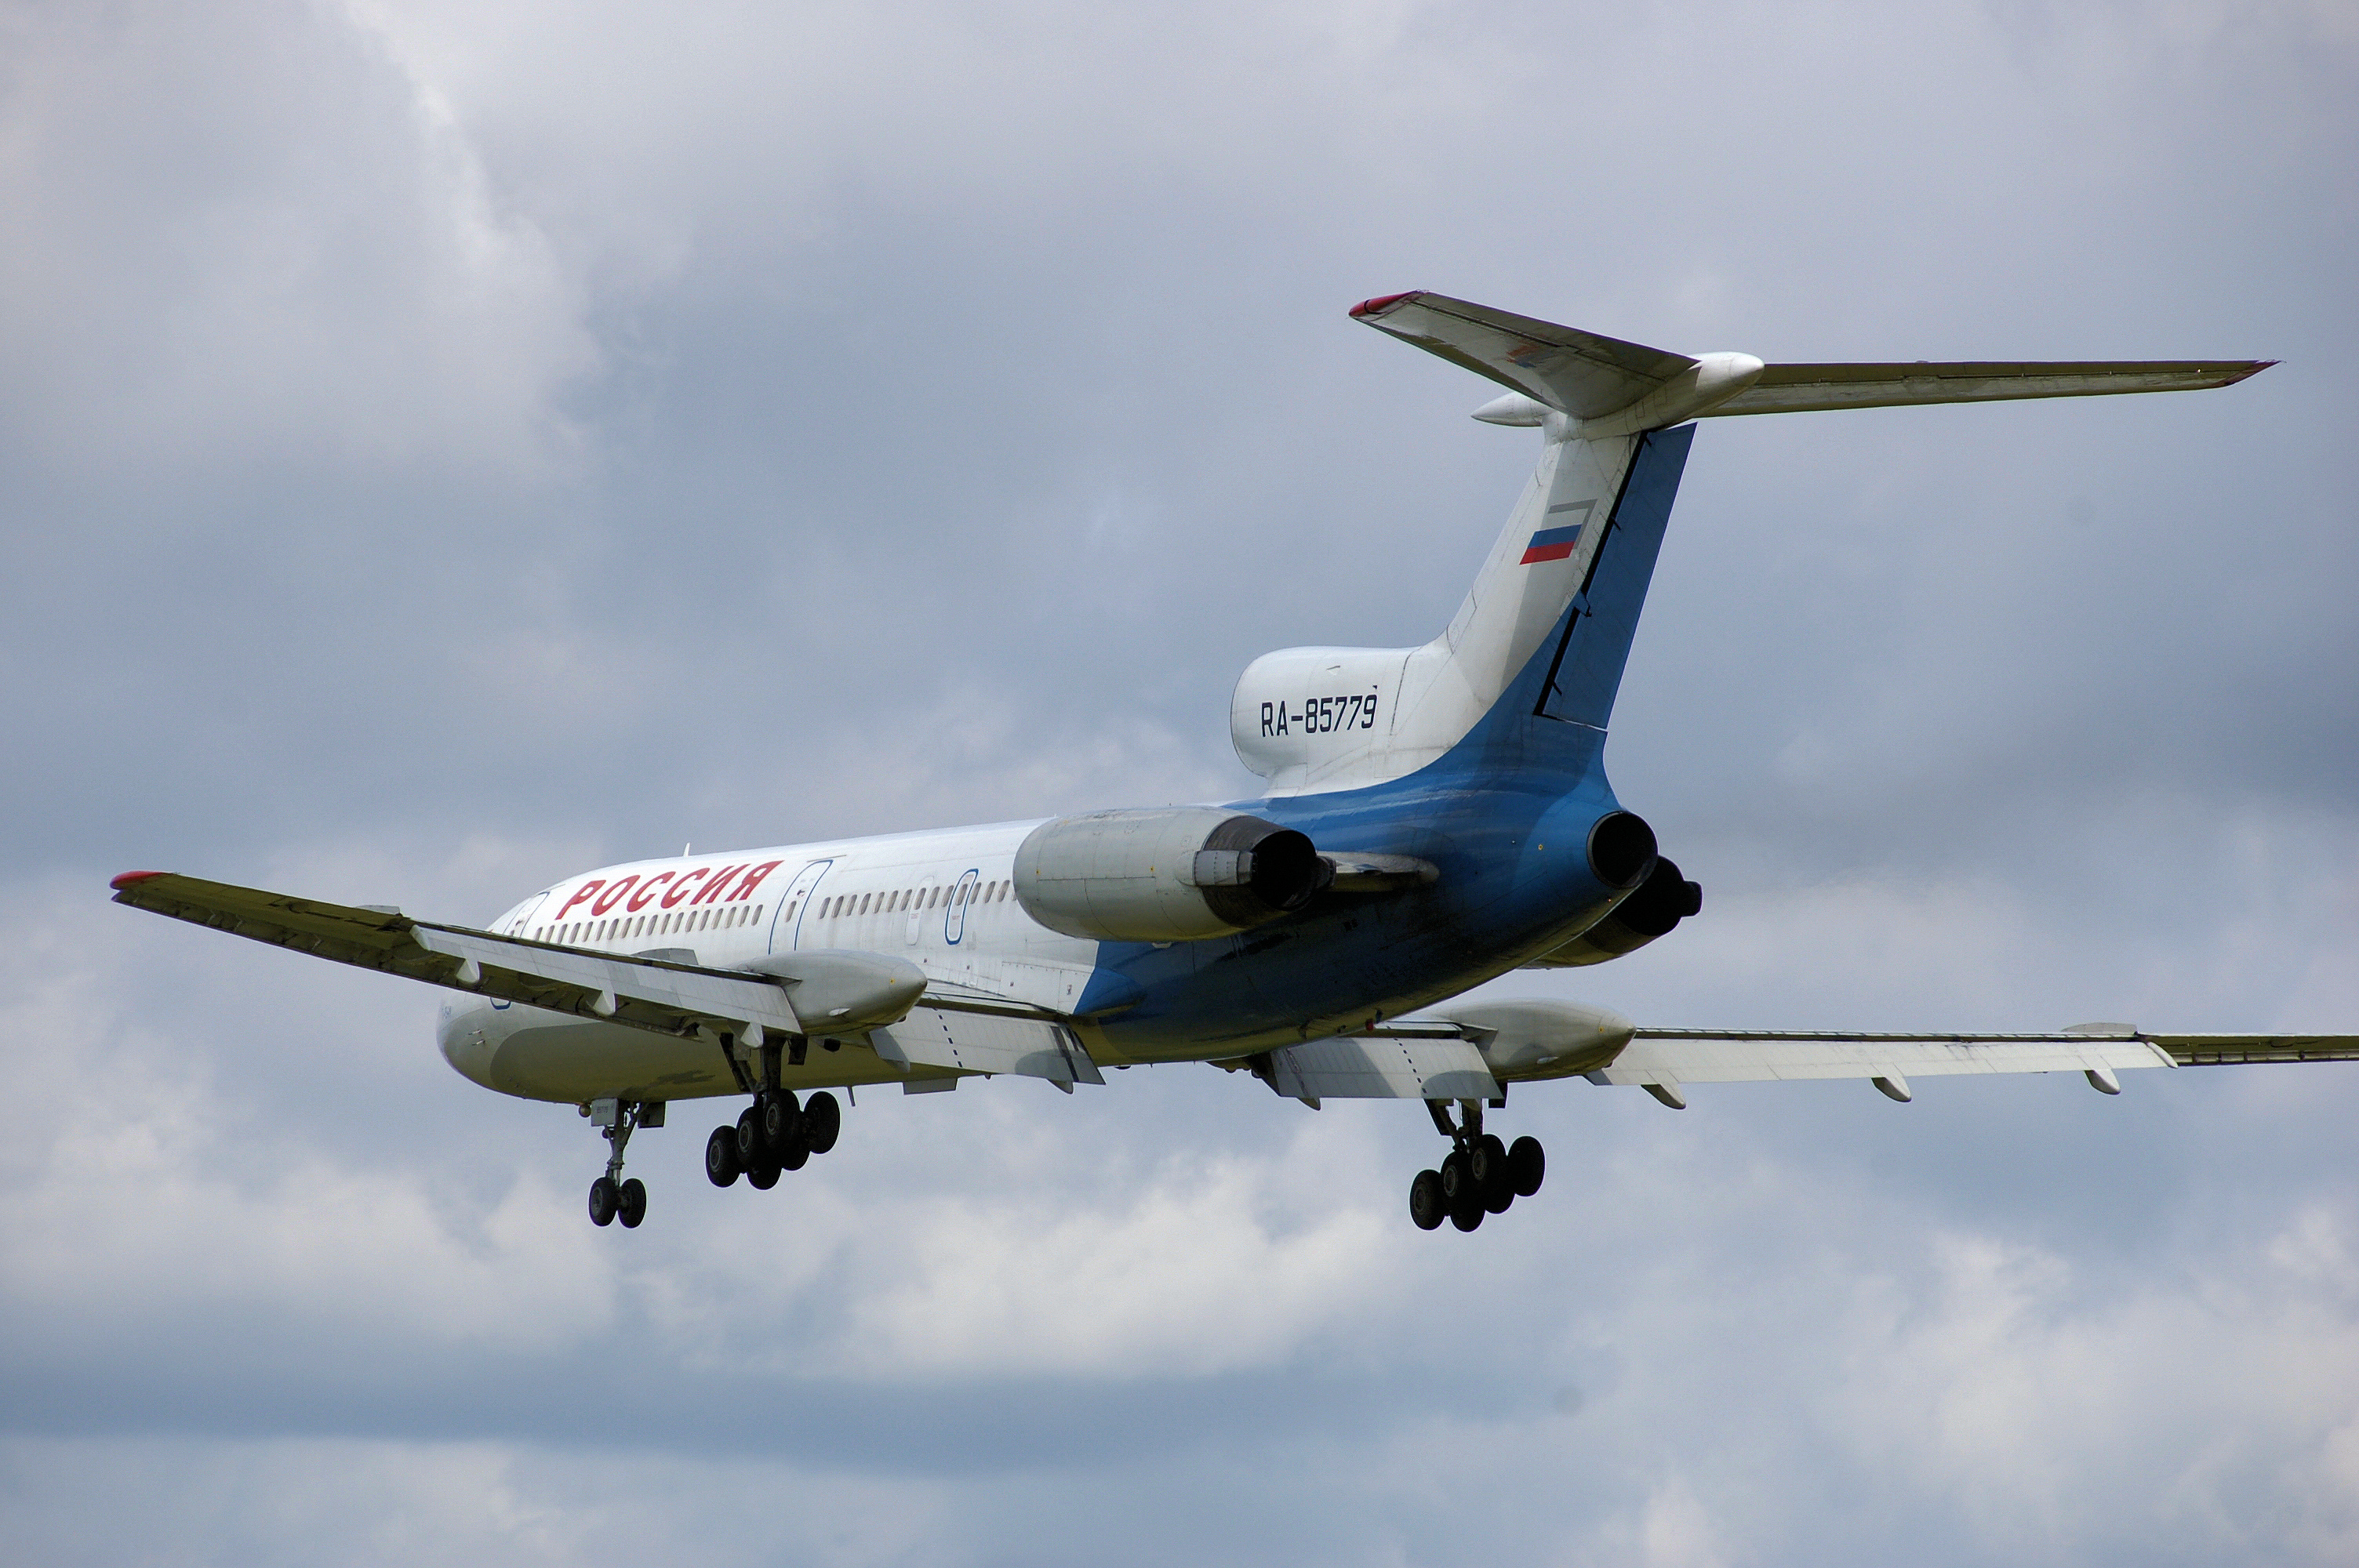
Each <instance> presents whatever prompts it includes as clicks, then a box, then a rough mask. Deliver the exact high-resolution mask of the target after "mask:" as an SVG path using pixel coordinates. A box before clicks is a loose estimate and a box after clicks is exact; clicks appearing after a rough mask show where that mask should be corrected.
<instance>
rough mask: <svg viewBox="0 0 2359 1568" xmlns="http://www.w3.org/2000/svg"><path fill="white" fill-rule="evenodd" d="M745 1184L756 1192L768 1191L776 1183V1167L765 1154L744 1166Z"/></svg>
mask: <svg viewBox="0 0 2359 1568" xmlns="http://www.w3.org/2000/svg"><path fill="white" fill-rule="evenodd" d="M745 1184H746V1185H747V1186H749V1187H752V1188H754V1189H755V1190H756V1191H757V1192H765V1193H766V1192H768V1191H769V1190H770V1189H771V1188H772V1187H775V1186H777V1184H778V1167H777V1163H776V1162H773V1161H772V1160H770V1159H769V1158H768V1157H767V1156H764V1157H763V1158H762V1159H760V1160H757V1161H756V1162H754V1163H753V1164H751V1165H748V1166H746V1167H745Z"/></svg>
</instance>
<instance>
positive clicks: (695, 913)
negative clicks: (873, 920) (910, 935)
mask: <svg viewBox="0 0 2359 1568" xmlns="http://www.w3.org/2000/svg"><path fill="white" fill-rule="evenodd" d="M1012 885H1013V884H1011V883H1008V882H959V883H957V884H955V885H954V886H951V887H946V888H940V887H937V888H902V889H899V890H897V891H896V892H863V893H845V894H843V896H841V897H839V898H831V899H829V900H827V901H826V902H824V903H821V905H820V906H819V908H818V909H816V910H814V911H813V912H812V914H813V915H814V917H815V918H817V919H821V920H833V919H835V918H837V917H838V916H851V915H860V914H898V913H900V912H901V911H903V910H912V911H914V910H919V909H937V908H947V907H949V906H951V905H952V904H968V905H972V904H978V903H1004V902H1005V901H1006V898H1007V892H1008V889H1009V888H1010V887H1011V886H1012ZM763 908H764V906H763V905H761V904H758V903H756V904H743V903H736V904H726V905H723V906H722V907H719V908H714V909H681V910H675V911H673V912H672V913H671V914H628V915H617V916H614V917H613V918H611V919H607V920H571V921H567V922H566V923H565V924H563V925H543V926H540V927H538V929H536V930H535V931H534V932H533V934H532V939H533V940H534V941H536V942H563V943H581V942H620V941H626V940H628V939H629V938H631V937H634V936H668V935H672V934H673V933H675V932H689V931H711V930H712V929H714V928H715V927H720V928H723V929H726V928H727V927H730V926H733V925H753V924H755V923H756V922H758V921H759V920H760V919H761V918H762V910H763ZM794 918H795V906H794V905H791V904H789V905H788V908H787V922H788V925H792V924H793V922H794Z"/></svg>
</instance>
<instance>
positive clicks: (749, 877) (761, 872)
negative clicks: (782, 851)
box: [729, 860, 783, 900]
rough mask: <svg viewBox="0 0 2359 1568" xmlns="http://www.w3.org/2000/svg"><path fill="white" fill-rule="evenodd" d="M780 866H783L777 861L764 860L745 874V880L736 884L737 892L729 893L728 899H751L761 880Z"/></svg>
mask: <svg viewBox="0 0 2359 1568" xmlns="http://www.w3.org/2000/svg"><path fill="white" fill-rule="evenodd" d="M781 864H783V862H782V861H778V860H765V861H763V862H762V863H761V864H760V865H758V866H756V867H755V868H754V869H753V870H752V871H747V872H746V873H745V881H741V882H739V883H738V884H737V891H736V892H733V893H731V894H730V895H729V896H730V898H731V899H732V900H736V899H741V898H751V897H752V896H753V893H754V890H755V889H756V888H757V887H760V886H761V885H762V879H763V878H764V877H766V876H768V875H769V874H770V873H771V872H772V871H777V869H778V867H779V866H780V865H781Z"/></svg>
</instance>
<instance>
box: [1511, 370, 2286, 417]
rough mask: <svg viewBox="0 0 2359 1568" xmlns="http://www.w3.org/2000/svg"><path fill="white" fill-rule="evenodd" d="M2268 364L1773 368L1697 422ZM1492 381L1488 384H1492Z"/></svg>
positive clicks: (2128, 383) (2049, 390)
mask: <svg viewBox="0 0 2359 1568" xmlns="http://www.w3.org/2000/svg"><path fill="white" fill-rule="evenodd" d="M2274 363H2276V361H2274V360H2060V361H2052V362H2039V361H2029V362H2003V361H1987V362H1973V361H1962V362H1950V363H1931V362H1926V361H1922V360H1920V361H1918V362H1915V363H1913V364H1903V363H1891V364H1864V363H1862V364H1773V365H1770V366H1768V367H1767V368H1766V369H1764V370H1763V371H1762V373H1761V375H1760V378H1759V379H1758V380H1756V381H1755V382H1754V384H1752V385H1751V386H1749V387H1746V388H1745V390H1744V391H1743V392H1740V393H1738V394H1737V395H1735V396H1734V397H1732V398H1730V399H1728V400H1727V401H1726V402H1724V403H1722V404H1720V405H1718V406H1714V407H1712V408H1708V409H1705V410H1704V411H1703V412H1702V413H1701V415H1700V416H1699V417H1701V418H1705V419H1717V418H1720V417H1722V416H1724V415H1731V414H1803V413H1810V412H1815V411H1818V410H1822V409H1830V408H1895V407H1899V406H1904V405H1908V404H1919V403H1995V402H2003V401H2006V400H2007V399H2011V398H2018V397H2100V396H2105V395H2111V394H2114V393H2124V392H2200V391H2202V390H2205V389H2207V388H2211V387H2217V386H2233V385H2234V384H2236V383H2238V382H2240V381H2242V380H2244V379H2245V377H2246V376H2249V375H2256V374H2258V373H2260V372H2262V371H2264V370H2267V368H2268V367H2269V366H2270V365H2272V364H2274ZM1494 379H1495V378H1494Z"/></svg>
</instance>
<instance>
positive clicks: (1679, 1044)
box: [1586, 1024, 2359, 1106]
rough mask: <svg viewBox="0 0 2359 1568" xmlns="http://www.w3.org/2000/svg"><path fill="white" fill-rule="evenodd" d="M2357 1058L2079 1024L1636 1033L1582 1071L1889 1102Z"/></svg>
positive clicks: (1670, 1090) (1627, 1080) (2348, 1043)
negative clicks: (1960, 1083)
mask: <svg viewBox="0 0 2359 1568" xmlns="http://www.w3.org/2000/svg"><path fill="white" fill-rule="evenodd" d="M2347 1061H2359V1035H2353V1034H2147V1033H2141V1032H2139V1031H2137V1030H2135V1029H2132V1028H2129V1027H2127V1026H2125V1025H2114V1024H2082V1025H2081V1026H2079V1027H2078V1028H2075V1029H2068V1030H2062V1031H2060V1032H2058V1033H2053V1034H1877V1033H1853V1032H1833V1031H1827V1032H1818V1031H1803V1030H1766V1029H1636V1030H1633V1031H1631V1039H1630V1043H1629V1044H1627V1045H1625V1046H1624V1047H1623V1048H1622V1050H1621V1052H1620V1053H1619V1054H1617V1055H1616V1056H1614V1059H1613V1061H1612V1062H1610V1063H1609V1064H1607V1065H1604V1066H1603V1067H1599V1068H1597V1069H1595V1070H1593V1071H1592V1072H1590V1073H1588V1074H1587V1075H1586V1076H1587V1077H1588V1078H1589V1080H1590V1082H1592V1083H1596V1084H1635V1085H1637V1086H1639V1087H1643V1088H1646V1089H1647V1090H1649V1091H1650V1092H1652V1093H1653V1094H1654V1095H1655V1098H1658V1099H1660V1100H1662V1101H1663V1102H1664V1103H1665V1104H1667V1105H1672V1106H1678V1105H1680V1104H1682V1103H1683V1101H1682V1100H1681V1099H1680V1093H1679V1090H1680V1086H1681V1085H1682V1084H1734V1083H1767V1082H1773V1081H1782V1080H1786V1079H1794V1078H1871V1079H1875V1080H1877V1081H1878V1082H1877V1087H1880V1088H1883V1089H1884V1090H1885V1092H1886V1094H1889V1095H1891V1096H1892V1097H1893V1098H1896V1099H1907V1098H1908V1092H1909V1091H1908V1079H1909V1078H1910V1077H1940V1076H1951V1075H1954V1074H1960V1073H2055V1072H2080V1073H2085V1074H2087V1075H2088V1076H2089V1081H2090V1082H2091V1083H2092V1084H2094V1085H2095V1086H2096V1087H2099V1088H2101V1089H2104V1090H2106V1091H2107V1092H2108V1093H2113V1092H2117V1090H2118V1085H2116V1084H2115V1083H2114V1079H2113V1075H2114V1073H2115V1072H2117V1071H2121V1070H2124V1069H2128V1068H2136V1067H2175V1066H2193V1065H2210V1064H2214V1063H2230V1062H2347Z"/></svg>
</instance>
